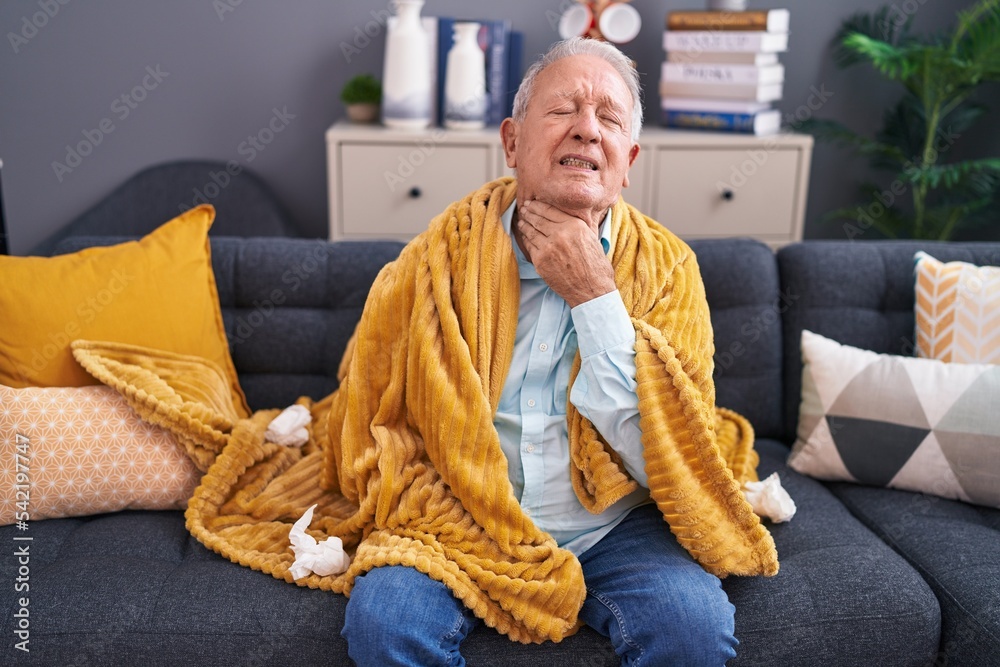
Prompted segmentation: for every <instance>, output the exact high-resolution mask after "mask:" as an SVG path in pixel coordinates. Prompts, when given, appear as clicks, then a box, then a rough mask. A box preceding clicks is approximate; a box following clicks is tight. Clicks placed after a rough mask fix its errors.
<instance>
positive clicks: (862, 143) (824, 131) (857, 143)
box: [798, 118, 900, 157]
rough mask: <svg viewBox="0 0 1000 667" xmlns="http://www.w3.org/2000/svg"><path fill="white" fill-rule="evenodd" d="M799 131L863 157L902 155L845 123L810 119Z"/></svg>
mask: <svg viewBox="0 0 1000 667" xmlns="http://www.w3.org/2000/svg"><path fill="white" fill-rule="evenodd" d="M798 129H799V130H800V131H801V132H805V133H807V134H811V135H813V136H814V137H816V138H817V139H821V140H823V141H829V142H831V143H833V144H835V145H838V146H842V147H846V148H853V149H854V150H856V151H858V152H859V153H860V154H861V155H865V156H870V155H884V156H886V157H898V156H899V155H900V153H899V152H898V150H897V149H896V148H895V147H893V146H891V145H888V144H883V143H881V142H879V141H874V140H872V139H869V138H868V137H865V136H863V135H860V134H858V133H857V132H855V131H854V130H852V129H850V128H849V127H847V126H846V125H844V124H843V123H840V122H837V121H835V120H826V119H822V118H809V119H807V120H805V121H803V122H802V123H801V125H799V128H798Z"/></svg>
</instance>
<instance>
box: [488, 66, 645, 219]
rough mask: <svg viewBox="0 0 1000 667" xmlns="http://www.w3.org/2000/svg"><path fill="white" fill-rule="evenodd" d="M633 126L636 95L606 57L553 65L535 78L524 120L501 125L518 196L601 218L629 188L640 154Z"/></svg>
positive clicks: (508, 121)
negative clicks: (634, 138) (633, 104)
mask: <svg viewBox="0 0 1000 667" xmlns="http://www.w3.org/2000/svg"><path fill="white" fill-rule="evenodd" d="M631 125H632V96H631V94H630V93H629V90H628V87H627V86H626V85H625V82H624V81H622V78H621V76H620V75H619V74H618V72H616V71H615V69H614V68H613V67H612V66H611V65H610V64H609V63H608V62H607V61H605V60H604V59H603V58H600V57H598V56H591V55H577V56H570V57H568V58H562V59H561V60H557V61H556V62H554V63H553V64H551V65H549V66H548V67H546V68H545V69H544V70H542V71H541V72H540V73H539V74H538V77H537V78H536V79H535V87H534V91H533V94H532V96H531V98H530V99H529V101H528V107H527V112H526V114H525V117H524V120H523V121H522V122H521V123H515V122H514V121H512V120H511V119H507V120H506V121H504V125H503V126H502V127H501V136H502V137H503V143H504V151H505V153H506V156H507V166H508V167H511V168H514V169H517V181H518V198H519V199H520V200H522V201H524V200H527V199H541V200H543V201H546V202H548V203H550V204H553V205H554V206H556V207H558V208H561V209H563V210H564V211H567V212H571V213H572V212H577V213H580V214H583V212H584V211H593V212H594V213H595V214H602V213H603V211H605V210H606V209H607V208H608V207H609V206H611V205H612V204H614V203H615V202H616V201H617V200H618V196H619V194H620V193H621V189H622V188H623V187H628V169H629V167H630V166H631V165H632V163H633V162H634V161H635V158H636V155H638V153H639V146H638V144H634V143H632V138H631V135H632V127H631Z"/></svg>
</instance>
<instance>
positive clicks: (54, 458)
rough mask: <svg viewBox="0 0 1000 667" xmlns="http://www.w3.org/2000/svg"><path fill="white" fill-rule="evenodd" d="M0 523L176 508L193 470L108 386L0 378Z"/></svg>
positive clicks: (164, 435)
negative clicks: (20, 384) (15, 384)
mask: <svg viewBox="0 0 1000 667" xmlns="http://www.w3.org/2000/svg"><path fill="white" fill-rule="evenodd" d="M0 460H2V461H3V462H4V465H3V467H2V469H0V525H7V524H11V523H14V522H15V520H18V521H20V520H30V521H37V520H40V519H52V518H57V517H67V516H83V515H88V514H100V513H103V512H115V511H118V510H123V509H150V510H158V509H182V508H184V507H185V506H186V505H187V500H188V498H190V497H191V494H192V493H193V492H194V489H195V487H196V486H197V485H198V481H199V479H200V473H199V472H198V470H197V469H196V468H195V466H194V464H193V463H192V462H191V460H190V458H188V456H187V455H186V454H185V452H184V450H183V448H181V447H180V446H179V445H178V444H177V441H176V440H175V439H174V437H173V436H172V435H171V434H170V433H169V432H167V431H165V430H164V429H162V428H159V427H157V426H151V425H149V424H146V423H144V422H143V421H142V420H140V419H139V417H138V415H136V414H135V412H133V411H132V409H131V408H129V406H128V404H127V403H126V402H125V399H123V398H122V397H121V396H120V395H119V394H118V392H116V391H115V390H114V389H111V388H110V387H104V386H90V387H73V388H65V387H57V388H36V387H29V388H24V389H12V388H10V387H6V386H3V385H0Z"/></svg>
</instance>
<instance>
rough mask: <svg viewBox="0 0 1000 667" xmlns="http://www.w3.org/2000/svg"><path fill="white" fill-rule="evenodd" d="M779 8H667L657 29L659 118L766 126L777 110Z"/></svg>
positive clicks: (784, 44)
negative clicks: (660, 45)
mask: <svg viewBox="0 0 1000 667" xmlns="http://www.w3.org/2000/svg"><path fill="white" fill-rule="evenodd" d="M788 23H789V12H788V10H787V9H766V10H748V11H739V12H734V11H675V12H669V13H668V14H667V29H666V30H665V31H664V33H663V49H664V50H665V51H666V52H667V58H666V61H665V62H664V63H663V67H662V70H661V74H660V107H661V113H662V121H663V124H664V125H666V126H667V127H679V128H685V129H700V130H716V131H726V132H744V133H748V134H758V135H761V134H772V133H774V132H777V131H778V130H779V129H780V127H781V114H780V112H779V111H778V110H777V109H772V108H771V103H772V102H775V101H776V100H780V99H781V93H782V86H783V84H784V81H785V67H784V65H782V64H781V63H779V62H778V54H779V53H781V52H783V51H785V50H787V49H788Z"/></svg>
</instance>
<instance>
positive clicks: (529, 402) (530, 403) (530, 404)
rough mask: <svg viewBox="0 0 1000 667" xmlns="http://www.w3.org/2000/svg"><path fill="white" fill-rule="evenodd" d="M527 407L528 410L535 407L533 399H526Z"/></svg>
mask: <svg viewBox="0 0 1000 667" xmlns="http://www.w3.org/2000/svg"><path fill="white" fill-rule="evenodd" d="M528 407H529V408H533V407H535V399H533V398H529V399H528Z"/></svg>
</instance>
